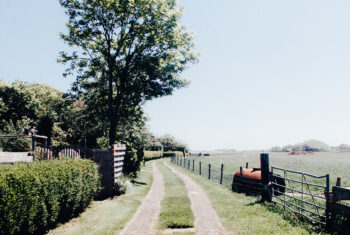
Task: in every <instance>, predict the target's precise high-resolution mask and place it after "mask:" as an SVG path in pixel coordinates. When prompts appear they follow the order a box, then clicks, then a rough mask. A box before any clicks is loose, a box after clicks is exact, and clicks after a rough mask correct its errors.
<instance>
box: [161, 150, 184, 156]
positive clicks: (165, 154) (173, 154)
mask: <svg viewBox="0 0 350 235" xmlns="http://www.w3.org/2000/svg"><path fill="white" fill-rule="evenodd" d="M173 156H175V157H183V156H184V154H183V152H181V151H173V152H170V151H169V152H164V153H163V157H173Z"/></svg>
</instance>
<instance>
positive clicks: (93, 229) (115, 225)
mask: <svg viewBox="0 0 350 235" xmlns="http://www.w3.org/2000/svg"><path fill="white" fill-rule="evenodd" d="M151 184H152V166H151V163H147V164H146V166H145V167H143V168H142V171H141V173H140V176H139V177H138V179H137V180H136V183H135V184H134V185H133V188H132V189H131V190H130V192H128V193H127V194H126V195H123V196H121V197H119V198H115V199H113V200H110V199H106V200H104V201H94V202H93V203H92V205H91V207H90V208H89V209H87V210H86V211H85V212H84V213H82V214H81V215H80V216H79V217H78V218H75V219H72V220H71V221H69V222H67V223H65V224H63V225H61V226H60V227H58V228H56V229H54V230H52V231H50V232H49V234H65V235H66V234H68V235H69V234H71V235H76V234H81V235H83V234H96V235H97V234H98V235H100V234H117V233H118V232H120V231H121V230H122V229H123V227H124V226H125V225H126V223H127V222H128V221H129V220H130V219H131V218H132V216H133V215H134V213H135V212H136V210H137V208H138V207H139V206H140V204H141V202H142V199H143V198H144V197H145V196H146V194H147V192H148V191H149V189H150V187H151Z"/></svg>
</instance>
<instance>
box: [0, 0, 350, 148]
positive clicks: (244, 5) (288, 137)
mask: <svg viewBox="0 0 350 235" xmlns="http://www.w3.org/2000/svg"><path fill="white" fill-rule="evenodd" d="M179 6H182V7H184V16H183V18H182V19H181V24H184V25H186V26H187V28H188V30H190V31H193V32H194V33H195V35H196V36H195V39H194V41H195V43H196V51H197V52H199V53H200V57H199V62H198V63H197V64H195V65H192V66H190V67H189V69H188V70H187V71H186V72H184V73H183V76H184V77H185V78H187V79H190V80H191V84H190V85H189V86H188V87H187V88H184V89H181V90H178V91H176V92H175V93H174V95H172V96H167V97H162V98H159V99H156V100H153V101H150V102H148V103H147V104H146V105H145V112H146V114H147V116H148V117H149V119H150V120H149V122H148V126H149V128H150V130H151V131H152V132H153V133H154V134H155V135H162V134H172V135H174V136H175V137H177V138H178V139H180V140H182V141H183V142H185V143H187V144H188V145H189V147H190V149H192V150H213V149H223V148H230V149H237V150H248V149H267V148H270V147H272V146H276V145H277V146H283V145H287V144H295V143H299V142H302V141H304V140H307V139H319V140H321V141H324V142H326V143H328V144H330V145H332V146H335V145H339V144H341V143H348V144H350V106H349V104H350V92H349V91H350V30H349V23H350V14H349V12H350V1H338V0H334V1H328V0H317V1H316V0H313V1H311V0H293V1H277V0H273V1H272V0H264V1H261V0H254V1H253V0H240V1H236V0H218V1H214V0H211V1H209V0H181V1H179ZM65 21H66V16H65V14H64V10H63V9H62V8H61V7H60V6H59V4H58V1H56V0H51V1H48V0H35V1H28V0H0V29H1V30H0V79H2V80H5V81H8V82H13V81H14V80H15V79H21V80H24V81H28V82H37V83H46V84H49V85H51V86H53V87H55V88H57V89H60V90H62V91H67V90H68V89H69V87H70V84H71V83H72V80H71V79H67V78H63V77H62V73H63V71H64V69H65V67H64V66H63V65H60V64H58V63H57V62H56V58H57V56H58V53H59V51H64V50H67V46H66V45H65V44H64V43H63V42H62V41H61V40H60V39H59V36H58V34H59V32H64V31H65Z"/></svg>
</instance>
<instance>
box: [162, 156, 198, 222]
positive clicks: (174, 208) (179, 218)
mask: <svg viewBox="0 0 350 235" xmlns="http://www.w3.org/2000/svg"><path fill="white" fill-rule="evenodd" d="M163 162H164V161H163V160H161V161H157V167H158V169H159V170H160V172H161V173H162V175H163V178H164V183H165V196H164V199H163V200H162V202H161V210H160V215H159V228H160V229H166V228H190V227H193V226H194V216H193V213H192V210H191V202H190V199H189V198H188V193H187V189H186V186H185V184H184V182H183V181H182V180H181V179H180V178H178V177H177V176H176V175H175V174H174V173H172V172H171V171H170V169H169V168H167V167H165V166H164V164H163Z"/></svg>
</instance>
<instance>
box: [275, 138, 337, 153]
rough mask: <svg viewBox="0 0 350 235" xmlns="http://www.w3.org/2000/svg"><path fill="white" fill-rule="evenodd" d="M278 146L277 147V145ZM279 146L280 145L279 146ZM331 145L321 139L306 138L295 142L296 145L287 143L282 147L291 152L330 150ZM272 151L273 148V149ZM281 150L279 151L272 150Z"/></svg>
mask: <svg viewBox="0 0 350 235" xmlns="http://www.w3.org/2000/svg"><path fill="white" fill-rule="evenodd" d="M275 148H276V147H275ZM277 148H279V147H277ZM329 149H330V147H329V145H327V144H326V143H323V142H322V141H319V140H306V141H304V142H303V143H299V144H295V145H286V146H284V147H283V148H282V152H291V151H312V152H319V151H326V150H329ZM271 151H272V149H271ZM272 152H279V151H272Z"/></svg>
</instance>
